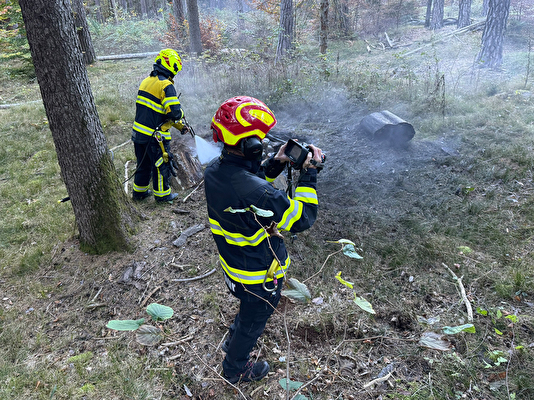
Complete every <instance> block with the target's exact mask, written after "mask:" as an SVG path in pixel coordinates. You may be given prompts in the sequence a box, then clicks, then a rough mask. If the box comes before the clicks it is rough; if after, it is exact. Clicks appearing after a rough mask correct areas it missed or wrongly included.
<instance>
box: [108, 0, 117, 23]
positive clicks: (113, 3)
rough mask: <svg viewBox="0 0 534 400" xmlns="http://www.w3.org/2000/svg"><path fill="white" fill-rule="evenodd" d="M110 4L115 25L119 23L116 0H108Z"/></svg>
mask: <svg viewBox="0 0 534 400" xmlns="http://www.w3.org/2000/svg"><path fill="white" fill-rule="evenodd" d="M109 2H110V5H111V12H112V13H113V19H114V20H115V25H118V24H119V14H118V12H117V0H109Z"/></svg>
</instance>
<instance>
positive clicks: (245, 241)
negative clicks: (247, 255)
mask: <svg viewBox="0 0 534 400" xmlns="http://www.w3.org/2000/svg"><path fill="white" fill-rule="evenodd" d="M209 220H210V228H211V232H212V233H213V234H214V235H219V236H222V237H224V240H226V243H228V244H233V245H235V246H240V247H243V246H257V245H259V244H260V243H261V242H263V240H265V239H266V238H267V233H266V232H265V230H263V229H259V230H258V231H257V232H256V233H255V234H254V235H252V236H245V235H241V234H240V233H233V232H229V231H227V230H225V229H223V228H222V227H221V225H220V224H219V223H218V222H217V221H215V220H214V219H212V218H210V219H209Z"/></svg>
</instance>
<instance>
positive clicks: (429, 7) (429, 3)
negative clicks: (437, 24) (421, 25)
mask: <svg viewBox="0 0 534 400" xmlns="http://www.w3.org/2000/svg"><path fill="white" fill-rule="evenodd" d="M431 16H432V0H427V1H426V15H425V28H430V17H431Z"/></svg>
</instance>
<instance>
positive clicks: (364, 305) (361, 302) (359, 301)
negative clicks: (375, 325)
mask: <svg viewBox="0 0 534 400" xmlns="http://www.w3.org/2000/svg"><path fill="white" fill-rule="evenodd" d="M354 302H355V303H356V305H357V306H358V307H360V308H361V309H362V310H363V311H367V312H368V313H369V314H376V312H375V310H373V306H372V305H371V303H369V302H368V301H367V300H365V299H364V298H363V297H358V296H356V293H355V294H354Z"/></svg>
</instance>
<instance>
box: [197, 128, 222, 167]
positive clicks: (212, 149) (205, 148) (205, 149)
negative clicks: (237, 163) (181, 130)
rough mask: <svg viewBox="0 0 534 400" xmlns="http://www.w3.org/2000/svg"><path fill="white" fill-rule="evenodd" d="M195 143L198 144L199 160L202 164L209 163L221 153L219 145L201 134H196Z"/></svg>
mask: <svg viewBox="0 0 534 400" xmlns="http://www.w3.org/2000/svg"><path fill="white" fill-rule="evenodd" d="M195 144H196V146H197V156H198V161H200V163H201V164H202V165H204V164H207V163H208V162H210V161H211V160H213V159H214V158H215V157H218V156H219V155H220V154H221V148H220V147H219V146H217V145H216V144H215V143H210V142H207V141H206V140H204V139H202V138H201V137H200V136H196V135H195Z"/></svg>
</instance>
